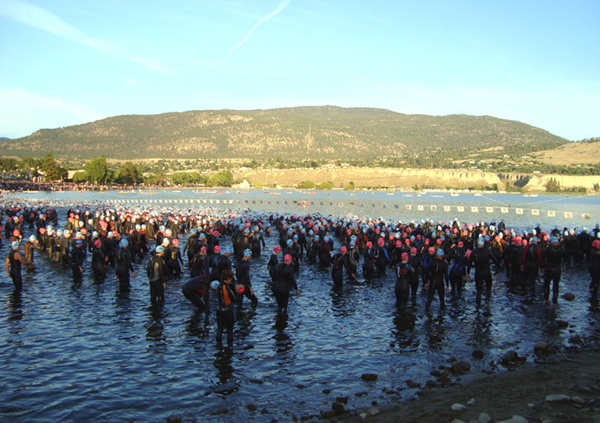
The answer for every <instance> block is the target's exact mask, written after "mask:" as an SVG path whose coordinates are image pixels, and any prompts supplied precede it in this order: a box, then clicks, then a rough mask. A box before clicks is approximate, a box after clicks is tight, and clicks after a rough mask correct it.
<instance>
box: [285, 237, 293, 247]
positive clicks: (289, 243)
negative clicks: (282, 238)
mask: <svg viewBox="0 0 600 423" xmlns="http://www.w3.org/2000/svg"><path fill="white" fill-rule="evenodd" d="M293 243H294V241H292V240H291V239H288V240H287V241H286V244H287V246H288V247H289V246H291V245H292V244H293Z"/></svg>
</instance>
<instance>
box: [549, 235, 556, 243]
mask: <svg viewBox="0 0 600 423" xmlns="http://www.w3.org/2000/svg"><path fill="white" fill-rule="evenodd" d="M553 242H558V238H557V237H555V236H553V237H552V238H550V243H553Z"/></svg>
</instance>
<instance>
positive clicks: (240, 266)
mask: <svg viewBox="0 0 600 423" xmlns="http://www.w3.org/2000/svg"><path fill="white" fill-rule="evenodd" d="M235 278H236V279H237V283H238V284H240V285H243V286H244V292H243V294H241V295H238V296H237V305H238V307H242V302H243V300H244V297H248V299H249V300H250V301H252V306H253V307H255V306H256V304H257V303H258V299H257V298H256V295H254V294H253V293H252V283H251V282H250V263H249V262H248V261H247V260H240V261H239V262H238V263H237V265H236V266H235Z"/></svg>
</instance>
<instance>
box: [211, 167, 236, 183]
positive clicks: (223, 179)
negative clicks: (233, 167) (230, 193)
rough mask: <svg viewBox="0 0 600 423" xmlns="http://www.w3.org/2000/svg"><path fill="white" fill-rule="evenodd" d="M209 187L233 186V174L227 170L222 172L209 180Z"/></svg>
mask: <svg viewBox="0 0 600 423" xmlns="http://www.w3.org/2000/svg"><path fill="white" fill-rule="evenodd" d="M210 182H211V185H214V186H218V187H230V186H231V185H233V173H231V172H230V171H228V170H222V171H220V172H219V173H217V174H215V175H213V177H212V178H210Z"/></svg>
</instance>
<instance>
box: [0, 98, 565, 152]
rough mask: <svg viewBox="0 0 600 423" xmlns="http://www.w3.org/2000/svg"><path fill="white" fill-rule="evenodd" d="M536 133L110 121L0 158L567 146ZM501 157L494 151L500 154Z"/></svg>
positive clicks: (233, 119)
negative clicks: (52, 155) (13, 156)
mask: <svg viewBox="0 0 600 423" xmlns="http://www.w3.org/2000/svg"><path fill="white" fill-rule="evenodd" d="M566 142H567V141H566V140H565V139H563V138H560V137H557V136H555V135H552V134H550V133H549V132H547V131H544V130H542V129H539V128H535V127H532V126H530V125H526V124H524V123H521V122H516V121H509V120H503V119H498V118H494V117H490V116H467V115H450V116H427V115H405V114H400V113H395V112H392V111H389V110H383V109H370V108H340V107H332V106H323V107H296V108H284V109H272V110H245V111H240V110H238V111H236V110H220V111H190V112H183V113H165V114H160V115H139V116H133V115H132V116H116V117H112V118H107V119H103V120H99V121H96V122H91V123H87V124H83V125H77V126H70V127H65V128H58V129H42V130H39V131H37V132H35V133H34V134H32V135H30V136H28V137H24V138H19V139H15V140H9V141H6V143H5V144H4V145H3V150H4V153H3V154H4V155H17V156H21V157H24V156H38V157H39V156H42V155H43V154H45V153H46V152H48V151H52V152H53V153H54V155H55V156H57V157H68V158H78V159H90V158H92V157H97V156H99V155H100V154H104V155H105V156H106V157H107V158H114V159H142V158H159V157H160V158H181V159H183V158H202V157H205V158H217V159H218V158H245V159H266V158H272V157H276V156H280V157H285V158H296V159H338V158H341V159H348V158H356V157H381V156H392V155H398V154H405V153H408V152H417V153H418V152H420V151H428V150H431V149H438V150H439V149H457V148H458V149H464V150H465V151H478V150H482V149H489V148H499V149H500V150H502V149H504V150H506V149H515V148H517V149H521V148H525V147H527V148H528V149H529V151H539V150H547V149H552V148H555V147H557V146H559V145H562V144H564V143H566ZM499 152H500V151H499Z"/></svg>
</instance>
